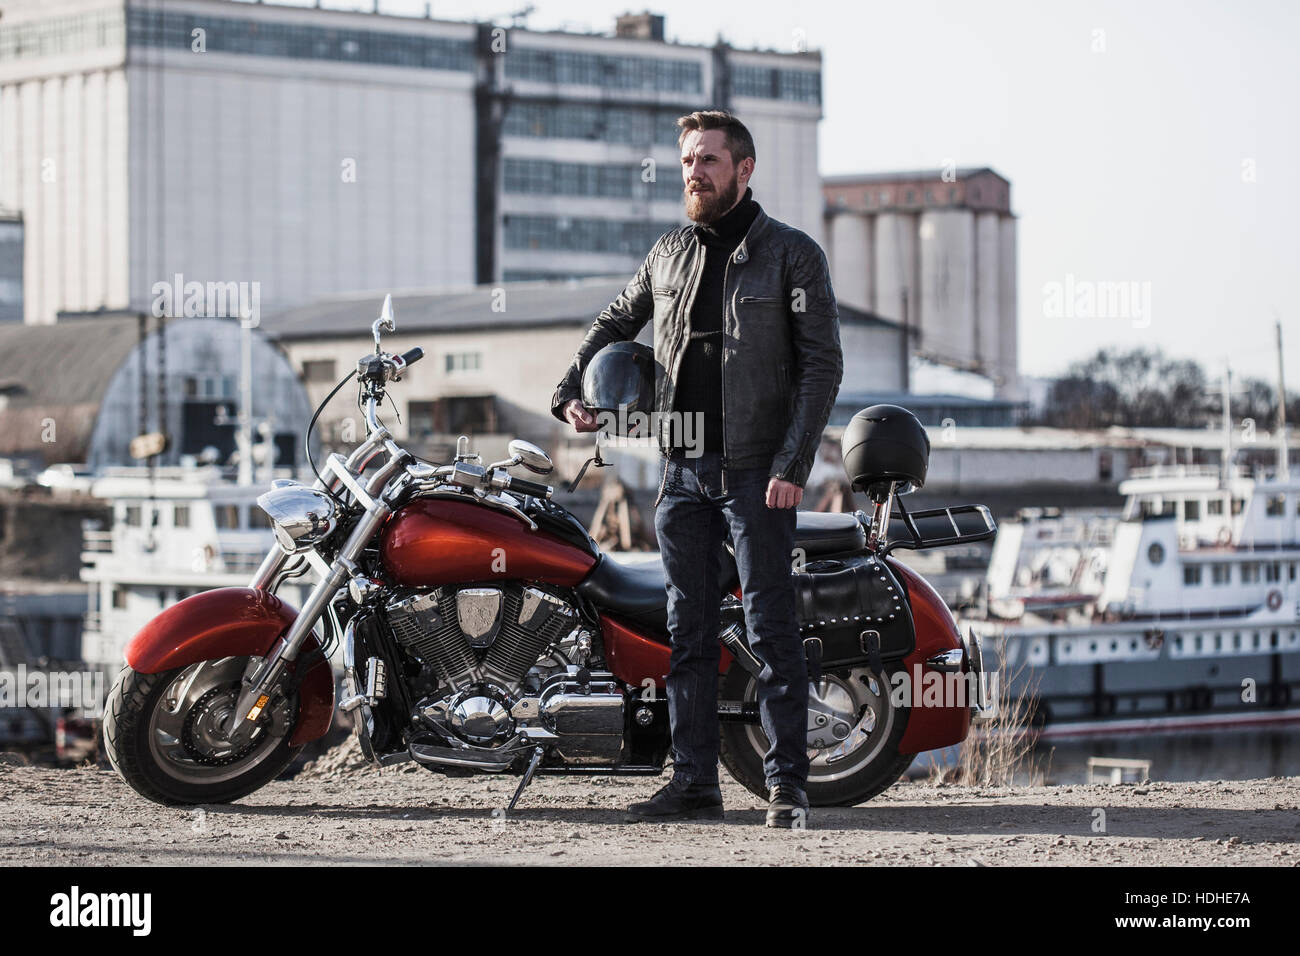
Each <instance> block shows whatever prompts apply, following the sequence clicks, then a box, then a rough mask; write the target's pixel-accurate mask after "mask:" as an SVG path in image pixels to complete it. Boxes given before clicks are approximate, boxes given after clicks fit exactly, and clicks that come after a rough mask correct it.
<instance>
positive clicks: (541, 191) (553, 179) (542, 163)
mask: <svg viewBox="0 0 1300 956" xmlns="http://www.w3.org/2000/svg"><path fill="white" fill-rule="evenodd" d="M643 169H644V167H642V166H641V165H640V164H630V163H621V164H614V165H604V164H602V165H596V164H590V163H557V162H552V161H550V160H546V159H519V158H516V157H507V159H506V161H505V167H504V170H503V175H502V184H503V186H502V188H503V189H504V191H505V192H507V193H521V194H532V195H544V196H600V197H602V198H613V199H662V200H676V199H678V198H679V197H680V195H681V189H682V184H681V182H680V181H679V180H678V179H677V178H676V176H675V175H672V176H657V175H656V177H655V179H654V181H652V182H645V181H644V180H643V179H642V174H643ZM673 172H674V173H675V170H673Z"/></svg>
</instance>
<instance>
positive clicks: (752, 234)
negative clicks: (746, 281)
mask: <svg viewBox="0 0 1300 956" xmlns="http://www.w3.org/2000/svg"><path fill="white" fill-rule="evenodd" d="M745 189H746V192H745V195H746V197H747V198H748V199H749V200H750V201H751V202H753V204H754V205H755V206H758V215H756V216H755V217H754V221H753V222H751V223H750V224H749V229H748V231H746V233H745V235H744V236H743V237H742V238H741V240H740V243H739V245H737V246H736V251H735V252H733V253H732V254H731V261H732V262H745V261H747V260H748V259H749V258H750V257H751V256H752V255H753V250H754V249H756V248H761V247H762V244H763V242H764V237H765V234H766V233H767V231H768V229H769V228H770V226H771V224H772V219H771V217H770V216H768V214H767V213H766V212H764V211H763V207H762V205H761V204H760V203H759V201H758V200H757V199H754V194H753V187H752V186H746V187H745ZM690 234H691V236H692V238H694V240H695V244H696V245H697V246H698V245H699V243H700V236H699V232H698V227H696V226H694V225H693V226H691V233H690Z"/></svg>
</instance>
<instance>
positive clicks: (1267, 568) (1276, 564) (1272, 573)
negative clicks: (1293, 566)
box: [1264, 561, 1282, 584]
mask: <svg viewBox="0 0 1300 956" xmlns="http://www.w3.org/2000/svg"><path fill="white" fill-rule="evenodd" d="M1264 580H1265V581H1267V582H1268V583H1269V584H1276V583H1277V582H1278V581H1281V580H1282V563H1281V562H1280V561H1265V562H1264Z"/></svg>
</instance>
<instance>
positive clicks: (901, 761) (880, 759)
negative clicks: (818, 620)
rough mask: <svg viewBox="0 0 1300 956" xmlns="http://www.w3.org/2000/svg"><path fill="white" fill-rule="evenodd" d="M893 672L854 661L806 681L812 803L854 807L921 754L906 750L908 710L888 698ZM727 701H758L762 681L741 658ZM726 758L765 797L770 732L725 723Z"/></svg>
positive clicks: (728, 682) (724, 691) (724, 689)
mask: <svg viewBox="0 0 1300 956" xmlns="http://www.w3.org/2000/svg"><path fill="white" fill-rule="evenodd" d="M889 691H890V684H889V681H888V677H887V675H885V674H882V673H880V672H879V671H872V670H870V669H869V668H866V667H856V668H852V669H848V670H841V671H836V672H834V673H831V672H829V671H827V672H825V673H823V674H822V679H821V681H810V682H809V684H808V759H809V767H808V783H807V787H806V788H805V789H806V792H807V794H808V802H809V803H810V804H811V805H812V806H814V807H833V806H853V805H854V804H858V803H863V802H865V801H867V800H870V799H871V798H872V797H874V796H876V794H878V793H881V792H882V791H884V790H886V789H888V788H889V787H890V786H892V785H893V784H894V782H895V781H897V780H898V778H899V777H901V776H902V775H903V772H904V771H906V770H907V768H908V766H909V765H910V764H911V763H912V760H913V759H914V758H915V756H916V755H915V754H900V753H899V752H898V745H899V742H900V741H901V740H902V739H903V732H904V731H905V730H906V729H907V716H908V710H907V708H906V707H895V706H894V704H893V702H892V701H891V700H890V698H889ZM718 696H719V697H720V698H722V699H724V700H743V701H746V702H755V701H757V700H758V683H757V681H756V680H755V679H754V677H753V676H752V675H751V674H750V673H749V672H748V671H746V670H745V669H744V668H743V667H741V666H740V665H739V664H736V665H733V666H732V668H731V669H730V670H729V671H727V674H726V676H724V677H723V679H722V683H721V686H720V687H719V695H718ZM721 736H722V740H721V754H720V755H721V758H722V764H723V766H725V767H726V768H727V770H728V772H730V774H731V775H732V776H733V777H735V778H736V780H737V781H739V782H740V783H741V784H743V785H744V786H745V787H746V788H747V789H748V790H749V791H750V792H751V793H754V794H756V795H758V796H760V797H763V798H764V799H767V787H766V785H765V775H764V773H763V757H764V755H765V754H766V753H767V749H768V746H769V744H768V739H767V734H765V733H764V732H763V728H762V727H761V726H760V725H758V724H748V723H739V722H731V721H728V722H725V723H723V724H722V727H721Z"/></svg>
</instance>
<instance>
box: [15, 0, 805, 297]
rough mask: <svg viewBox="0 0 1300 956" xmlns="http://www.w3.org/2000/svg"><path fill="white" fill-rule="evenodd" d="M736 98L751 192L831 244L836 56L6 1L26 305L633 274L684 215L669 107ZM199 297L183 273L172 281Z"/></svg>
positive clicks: (465, 26) (627, 25) (621, 28)
mask: <svg viewBox="0 0 1300 956" xmlns="http://www.w3.org/2000/svg"><path fill="white" fill-rule="evenodd" d="M715 107H727V108H730V109H732V110H734V111H735V112H736V113H737V114H738V115H740V116H741V117H742V119H744V120H745V122H746V124H747V125H748V126H749V128H750V129H751V130H752V131H753V134H754V136H755V139H756V140H757V144H758V164H757V169H756V172H755V176H754V179H753V186H754V192H755V196H756V197H757V198H758V200H759V201H760V202H761V203H762V204H763V205H764V208H766V209H767V211H768V212H769V213H770V214H771V215H773V216H775V217H776V218H778V219H781V220H783V221H786V222H789V223H791V224H793V225H795V226H798V227H799V228H801V229H803V230H804V231H806V232H808V233H809V234H810V235H812V236H813V237H814V238H817V239H820V238H821V229H822V221H823V219H822V197H821V183H820V179H819V175H818V152H817V125H818V122H819V120H820V118H821V115H822V108H821V58H820V54H819V53H817V52H792V53H776V52H762V51H745V50H737V49H732V48H731V47H729V46H728V45H727V44H725V43H723V42H721V41H720V42H719V43H718V44H716V45H714V46H698V45H697V46H692V45H687V44H679V43H669V42H666V41H665V39H664V20H663V17H660V16H655V15H653V14H636V15H629V16H626V17H620V18H618V21H617V25H616V27H615V30H614V34H613V35H604V34H595V33H593V34H577V33H566V32H544V31H532V30H528V29H524V28H521V27H514V26H511V27H497V26H494V25H493V24H491V23H468V22H453V21H445V20H436V19H432V18H421V17H407V16H392V15H384V14H377V13H357V12H345V11H337V10H323V9H316V8H308V7H301V6H284V5H275V4H249V3H236V2H226V0H168V2H166V3H163V2H159V0H8V2H6V3H5V9H4V16H3V18H2V19H0V207H5V208H9V209H11V210H13V211H15V212H17V213H19V214H21V215H22V217H23V222H24V225H25V248H24V253H23V257H24V270H23V275H24V281H25V288H24V293H25V294H24V297H23V303H22V308H23V313H24V318H25V320H26V321H27V322H29V323H42V322H51V321H54V319H55V317H56V316H57V315H58V313H60V312H65V311H66V312H88V311H94V310H97V309H101V308H103V309H107V310H110V311H111V310H117V309H130V310H134V311H148V310H149V309H150V306H151V303H152V300H153V297H154V294H153V289H154V286H155V284H156V283H158V282H171V281H173V277H175V276H181V277H183V281H185V282H189V281H198V282H204V283H207V282H220V283H227V282H250V283H251V282H256V283H258V286H259V289H260V298H261V304H262V308H263V309H264V310H267V311H271V310H276V309H284V308H291V307H294V306H297V305H301V304H303V303H305V302H308V301H310V300H311V299H314V298H317V297H320V296H328V295H331V294H335V293H341V292H350V291H354V290H365V289H382V290H389V289H412V288H419V289H430V288H441V289H448V288H456V287H460V288H464V287H468V286H472V285H476V284H483V283H491V282H499V281H505V280H519V279H529V278H539V277H568V276H573V275H596V274H623V275H630V274H631V273H632V272H633V271H635V269H636V267H637V266H638V265H639V264H640V262H641V260H642V258H644V256H645V253H646V251H647V250H648V249H649V248H650V246H651V245H652V244H653V242H654V240H655V239H657V238H658V237H659V236H660V235H662V234H663V233H664V232H666V231H667V230H668V229H670V228H672V227H674V226H676V225H678V224H681V223H682V222H684V221H685V220H684V213H683V209H682V203H681V199H680V192H681V173H680V161H679V157H678V151H677V146H676V142H677V135H678V133H679V130H678V129H677V127H676V125H675V121H676V118H677V117H678V116H680V115H683V114H684V113H688V112H692V111H694V110H698V109H709V108H715ZM179 284H180V283H179V282H178V285H179Z"/></svg>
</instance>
